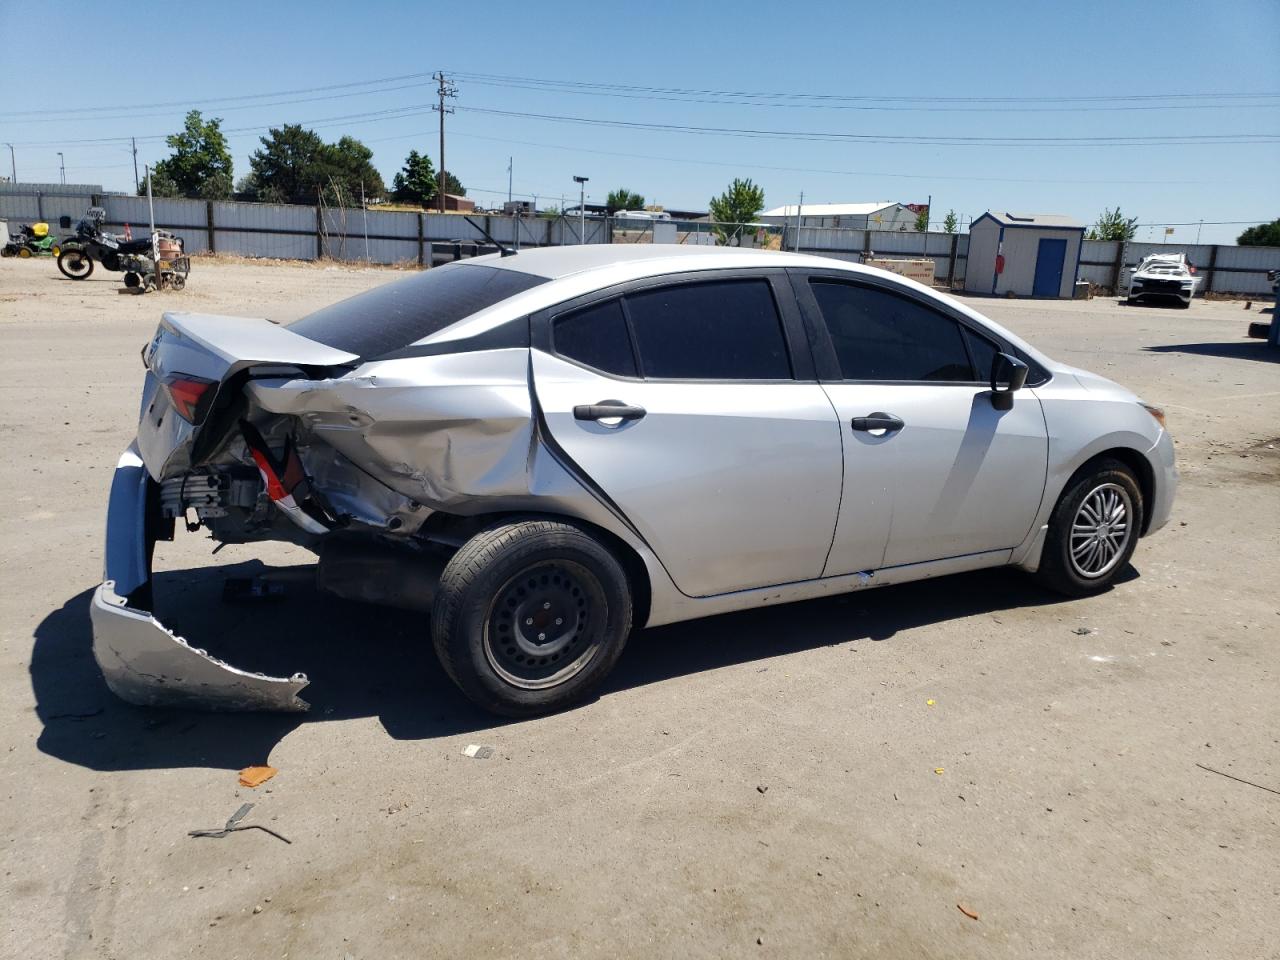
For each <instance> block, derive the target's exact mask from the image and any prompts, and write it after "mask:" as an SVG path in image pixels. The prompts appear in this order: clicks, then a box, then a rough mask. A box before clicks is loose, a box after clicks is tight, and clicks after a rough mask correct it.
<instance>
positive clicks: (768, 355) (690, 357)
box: [624, 279, 791, 380]
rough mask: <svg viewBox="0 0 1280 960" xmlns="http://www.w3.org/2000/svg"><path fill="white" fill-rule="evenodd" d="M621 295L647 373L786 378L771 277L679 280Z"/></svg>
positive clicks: (671, 376) (783, 340) (658, 375)
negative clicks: (695, 281)
mask: <svg viewBox="0 0 1280 960" xmlns="http://www.w3.org/2000/svg"><path fill="white" fill-rule="evenodd" d="M624 301H625V303H626V309H627V313H628V316H629V318H630V321H631V328H632V330H633V331H634V334H635V340H636V346H637V348H638V350H639V353H640V371H641V375H642V376H645V377H655V378H659V379H677V380H790V379H791V361H790V356H789V354H788V353H787V343H786V338H785V336H784V335H783V332H782V318H781V317H780V316H779V314H778V307H777V304H776V303H775V302H774V299H773V291H772V289H771V288H770V284H769V281H768V280H764V279H744V280H712V281H707V282H705V283H681V284H675V285H672V286H669V287H659V288H657V289H652V290H644V291H640V292H638V293H632V294H628V295H627V296H626V297H625V298H624Z"/></svg>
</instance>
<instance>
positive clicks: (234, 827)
mask: <svg viewBox="0 0 1280 960" xmlns="http://www.w3.org/2000/svg"><path fill="white" fill-rule="evenodd" d="M252 809H253V804H252V803H242V804H241V805H240V809H239V810H237V811H236V812H235V813H233V814H232V815H231V817H230V818H229V819H228V820H227V822H226V824H225V825H224V826H223V827H222V828H221V829H210V830H189V831H187V836H189V837H212V838H213V839H215V840H218V839H221V838H222V837H225V836H226V835H227V834H229V833H235V832H236V831H238V830H261V831H262V832H263V833H269V834H271V836H273V837H275V838H276V839H277V840H283V841H284V842H285V843H293V841H292V840H290V839H289V838H288V837H286V836H284V835H283V834H279V833H276V832H275V831H274V830H272V829H271V828H270V827H264V826H263V825H262V824H260V823H246V824H241V823H240V821H241V820H243V819H244V818H245V814H247V813H248V812H249V811H250V810H252Z"/></svg>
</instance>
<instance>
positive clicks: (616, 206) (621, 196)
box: [604, 187, 644, 216]
mask: <svg viewBox="0 0 1280 960" xmlns="http://www.w3.org/2000/svg"><path fill="white" fill-rule="evenodd" d="M604 206H605V209H606V210H607V211H608V212H609V216H613V215H614V214H615V213H617V212H618V211H619V210H643V209H644V197H642V196H641V195H640V194H638V193H633V192H632V191H630V190H628V189H627V188H626V187H619V188H618V189H617V190H610V191H609V196H608V197H606V198H605V201H604Z"/></svg>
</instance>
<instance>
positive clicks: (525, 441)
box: [91, 264, 557, 711]
mask: <svg viewBox="0 0 1280 960" xmlns="http://www.w3.org/2000/svg"><path fill="white" fill-rule="evenodd" d="M542 282H545V281H544V280H543V278H540V277H535V276H532V275H529V274H521V273H517V272H514V271H508V270H503V271H498V270H493V269H491V268H486V267H483V266H481V265H479V264H475V265H472V264H467V265H457V266H456V267H446V268H439V269H437V270H433V271H428V272H427V273H425V274H422V275H419V276H417V277H414V278H412V279H411V280H409V281H404V282H401V283H395V284H390V285H387V286H386V287H382V288H376V289H375V290H373V291H370V292H369V293H366V294H362V295H360V296H358V297H355V298H352V299H351V300H348V301H344V302H343V303H340V304H335V305H334V306H332V307H327V308H325V309H323V310H321V311H318V312H317V313H315V314H312V315H310V316H308V317H306V318H304V319H303V320H301V321H298V322H297V323H295V324H293V325H292V326H288V327H286V326H280V325H277V324H275V323H272V322H271V321H268V320H265V319H254V318H243V317H224V316H212V315H203V314H176V313H170V314H165V316H164V318H163V320H162V321H161V323H160V325H159V328H158V329H157V331H156V334H155V336H154V337H153V338H152V340H151V341H150V342H149V343H148V344H147V346H146V347H145V348H144V350H143V362H144V365H145V367H146V373H145V380H144V386H143V391H142V403H141V409H140V414H139V423H138V431H137V437H136V439H135V441H134V442H133V443H132V444H131V445H130V447H129V448H128V449H127V450H126V451H125V452H124V453H123V454H122V455H121V457H120V460H119V462H118V464H117V466H116V471H115V474H114V477H113V480H112V485H111V493H110V501H109V508H108V517H107V531H106V553H105V563H104V575H103V582H102V584H101V585H100V586H99V587H98V589H97V590H96V591H95V593H94V596H93V600H92V610H91V619H92V624H93V634H94V655H95V657H96V659H97V662H98V664H99V666H100V667H101V669H102V672H103V675H104V677H105V678H106V681H107V684H108V686H109V687H110V689H111V690H112V691H113V692H114V693H116V694H117V695H118V696H120V697H121V698H123V699H125V700H127V701H129V702H132V703H136V704H140V705H148V706H183V707H196V708H202V709H218V710H275V711H300V710H306V709H307V704H306V702H305V701H304V700H302V699H301V698H300V697H299V693H300V692H301V691H302V689H303V688H304V687H305V686H306V685H307V683H308V680H307V677H306V676H305V674H302V673H295V674H293V675H292V676H288V677H277V676H268V675H265V674H260V673H254V672H251V671H247V670H242V669H239V668H237V667H235V666H232V665H230V664H227V663H224V662H223V661H221V660H219V659H217V658H216V657H214V656H212V655H210V654H209V653H208V652H206V651H205V650H203V649H201V648H200V647H198V646H196V645H195V643H194V642H189V641H188V640H187V639H184V638H182V637H179V636H177V635H176V634H174V633H172V632H171V631H169V630H168V629H167V628H166V627H165V626H164V625H163V624H162V623H161V622H160V621H159V620H158V619H157V618H156V616H155V615H154V610H155V602H154V597H153V583H152V556H153V553H154V551H155V546H156V543H157V542H158V541H163V540H172V539H173V537H174V532H175V528H176V526H177V525H178V523H179V522H181V523H182V525H183V526H184V527H185V528H186V529H187V530H188V531H192V532H194V531H196V530H199V529H201V528H203V529H205V530H207V531H208V534H209V536H210V537H211V538H212V539H213V540H214V541H216V542H217V543H218V544H234V543H239V544H243V543H254V542H259V541H284V542H288V543H292V544H295V545H298V546H301V547H304V548H306V549H308V550H310V551H312V552H314V553H315V554H316V555H317V556H318V558H319V562H318V565H317V585H318V586H319V587H320V588H321V589H323V590H326V591H328V592H330V593H333V594H337V595H339V596H344V597H348V598H351V599H356V600H362V601H369V602H375V603H383V604H389V605H393V606H400V607H408V608H413V609H426V608H428V607H429V606H430V604H431V600H432V593H433V589H434V584H435V583H436V581H437V579H438V575H439V571H440V570H441V569H442V568H443V565H444V563H445V562H446V560H447V559H448V556H449V553H450V549H451V546H456V541H457V538H458V536H459V535H460V534H458V533H457V530H458V528H459V527H460V526H465V523H466V521H465V517H464V516H463V514H466V513H468V512H472V513H475V512H478V511H482V510H485V509H496V510H501V509H518V508H519V507H520V506H521V505H522V504H527V503H528V502H529V500H530V496H531V489H532V488H534V487H537V486H539V485H541V486H543V487H546V486H548V484H550V486H551V487H554V485H555V483H556V482H557V481H555V480H554V479H552V480H548V478H547V477H546V476H545V474H546V472H547V471H546V470H544V469H542V467H541V466H540V463H541V459H542V458H540V455H539V452H538V450H537V444H536V442H535V433H536V418H535V416H534V411H533V404H532V401H531V397H530V389H529V381H528V365H529V359H528V333H527V324H526V325H524V326H523V327H522V326H521V324H520V322H519V321H518V319H517V321H516V322H514V323H510V324H506V325H505V326H503V327H502V329H501V330H500V331H499V332H498V333H497V334H496V335H491V336H489V337H488V338H487V339H486V340H484V342H481V343H464V344H461V345H459V344H452V345H449V346H446V347H443V348H441V347H416V346H415V344H416V343H417V341H419V340H421V339H423V338H424V337H429V336H430V335H431V334H433V333H437V332H439V331H440V330H442V329H443V328H445V327H447V326H450V325H451V324H453V323H456V322H457V321H458V320H460V319H463V318H465V317H468V316H471V315H473V314H475V313H476V312H478V311H482V310H484V309H486V308H489V307H492V306H494V305H495V304H497V303H501V302H503V301H505V300H508V299H509V298H511V297H512V296H514V295H518V294H519V293H521V292H523V291H524V290H527V289H529V288H531V287H533V286H536V285H538V284H540V283H542Z"/></svg>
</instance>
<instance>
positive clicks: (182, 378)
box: [164, 373, 218, 425]
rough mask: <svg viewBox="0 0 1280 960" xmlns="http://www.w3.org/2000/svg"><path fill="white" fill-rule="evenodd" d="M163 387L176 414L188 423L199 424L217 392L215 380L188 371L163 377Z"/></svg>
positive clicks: (206, 414)
mask: <svg viewBox="0 0 1280 960" xmlns="http://www.w3.org/2000/svg"><path fill="white" fill-rule="evenodd" d="M164 385H165V388H166V389H167V390H168V391H169V399H170V400H172V401H173V408H174V409H175V410H177V411H178V416H180V417H182V419H183V420H186V421H187V422H188V423H192V424H197V425H198V424H200V423H201V422H202V421H203V420H204V418H205V417H206V416H208V414H209V407H211V406H212V405H213V398H214V395H215V394H216V393H217V392H218V383H217V381H216V380H206V379H204V378H203V377H193V376H192V375H191V374H189V373H175V374H173V375H171V376H168V377H165V381H164Z"/></svg>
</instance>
